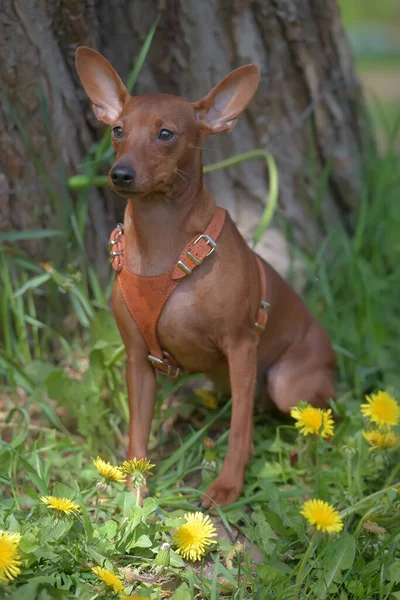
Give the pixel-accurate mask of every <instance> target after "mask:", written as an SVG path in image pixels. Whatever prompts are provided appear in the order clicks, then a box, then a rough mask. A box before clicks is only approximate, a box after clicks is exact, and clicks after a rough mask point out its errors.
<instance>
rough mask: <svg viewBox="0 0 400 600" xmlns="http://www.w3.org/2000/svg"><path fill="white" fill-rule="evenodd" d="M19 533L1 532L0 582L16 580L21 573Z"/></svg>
mask: <svg viewBox="0 0 400 600" xmlns="http://www.w3.org/2000/svg"><path fill="white" fill-rule="evenodd" d="M20 539H21V536H20V534H19V533H8V532H7V531H1V530H0V582H5V581H7V580H9V579H15V577H18V575H19V574H20V573H21V569H20V568H19V565H20V564H22V563H21V561H20V560H19V554H18V547H19V542H20Z"/></svg>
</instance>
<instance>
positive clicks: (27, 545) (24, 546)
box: [19, 531, 38, 554]
mask: <svg viewBox="0 0 400 600" xmlns="http://www.w3.org/2000/svg"><path fill="white" fill-rule="evenodd" d="M19 548H20V550H21V552H23V553H24V554H31V553H32V552H34V551H35V550H36V549H37V548H38V541H37V537H36V535H35V534H34V533H32V531H27V532H26V533H24V535H23V536H22V537H21V541H20V543H19Z"/></svg>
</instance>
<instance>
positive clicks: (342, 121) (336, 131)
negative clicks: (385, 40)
mask: <svg viewBox="0 0 400 600" xmlns="http://www.w3.org/2000/svg"><path fill="white" fill-rule="evenodd" d="M159 9H161V10H162V16H161V19H160V22H159V26H158V29H157V31H156V34H155V37H154V40H153V44H152V46H151V49H150V53H149V55H148V57H147V60H146V63H145V65H144V67H143V69H142V72H141V74H140V77H139V80H138V82H137V85H136V88H135V93H138V94H140V93H144V92H153V93H154V92H167V93H174V94H179V95H182V96H185V97H187V98H189V99H191V100H197V99H199V98H200V97H202V96H203V95H205V94H206V93H207V92H208V91H209V89H210V88H211V87H213V86H214V85H215V84H216V83H217V82H218V81H219V80H221V79H222V78H223V77H224V76H225V75H226V74H227V73H228V72H229V71H230V70H232V69H234V68H236V67H238V66H240V65H242V64H245V63H248V62H256V63H258V64H260V65H261V68H262V78H261V83H260V87H259V90H258V92H257V94H256V96H255V98H254V100H253V101H252V102H251V104H250V106H249V108H248V109H247V111H246V113H245V114H244V115H243V116H242V117H241V118H240V119H239V121H238V124H237V126H236V127H235V128H234V130H233V131H232V132H231V133H229V134H224V135H217V136H213V137H212V138H208V140H207V142H206V150H205V152H204V157H205V162H206V163H212V162H216V161H218V160H222V159H223V158H228V157H230V156H232V155H234V154H238V153H241V152H244V151H247V150H251V149H254V148H264V149H267V150H269V151H271V152H272V154H273V155H274V157H275V159H276V161H277V165H278V169H279V176H280V198H279V207H280V214H281V215H283V217H284V219H285V221H286V222H287V223H288V224H289V225H290V226H291V229H292V230H293V231H294V233H295V237H296V240H297V243H300V244H301V245H302V246H303V247H305V246H306V247H308V248H311V249H312V248H316V247H317V245H318V243H319V241H320V239H321V235H323V234H324V232H325V229H326V228H327V227H328V226H329V227H331V226H332V224H335V223H343V224H344V225H345V226H348V227H351V213H352V211H353V209H354V208H355V207H356V206H357V202H358V197H359V191H360V182H359V172H358V168H359V165H360V162H361V160H362V155H363V139H364V137H365V129H366V126H365V124H364V123H363V122H362V120H361V114H362V111H360V110H359V108H360V100H361V92H360V88H359V84H358V81H357V79H356V76H355V73H354V70H353V65H352V60H351V56H350V52H349V48H348V45H347V41H346V39H345V36H344V33H343V29H342V26H341V23H340V15H339V9H338V7H337V5H336V2H335V0H252V1H251V0H201V1H200V0H165V1H164V2H157V1H156V0H113V1H112V2H110V1H109V0H97V1H93V0H0V78H1V83H2V87H1V89H2V96H1V102H0V194H1V200H0V201H1V213H0V231H4V230H5V231H7V230H12V229H33V228H41V227H45V228H49V227H51V228H56V227H57V226H59V225H60V221H61V224H62V221H63V219H66V215H67V214H68V202H69V200H68V194H67V193H66V187H65V183H66V177H67V176H68V175H72V174H76V173H78V172H80V170H81V167H82V164H83V162H84V157H85V154H86V152H87V150H88V149H89V148H90V146H91V145H92V143H93V142H94V141H95V140H98V139H99V138H100V136H101V135H102V133H103V126H102V125H101V124H100V123H99V122H97V121H96V119H95V117H94V116H93V114H92V111H91V108H90V104H89V101H88V99H87V98H86V96H85V93H84V91H83V89H82V87H81V84H80V82H79V81H78V78H77V75H76V72H75V67H74V53H75V49H76V47H77V46H78V45H81V44H84V45H88V46H91V47H94V48H96V49H97V50H99V51H100V52H102V53H103V54H104V55H105V56H106V57H107V58H108V59H109V60H110V61H111V63H112V64H113V65H114V66H115V68H116V69H117V71H118V72H119V73H120V75H121V76H122V78H123V79H125V80H126V78H127V75H128V73H129V72H130V70H131V68H132V65H133V63H134V60H135V57H137V55H138V52H139V49H140V47H141V45H142V43H143V41H144V39H145V37H146V34H147V32H148V31H149V29H150V27H151V25H152V24H153V23H154V21H155V19H156V16H157V11H158V10H159ZM207 181H208V184H209V186H210V188H211V190H212V192H213V193H214V195H215V197H216V199H217V202H218V203H219V204H220V205H222V206H224V207H227V208H228V209H229V210H230V211H231V214H232V216H233V218H234V219H235V220H236V222H237V223H238V224H239V226H240V228H241V229H242V231H243V232H245V234H246V235H249V234H250V232H251V231H252V229H254V227H255V224H256V223H257V221H258V219H259V217H260V215H261V213H262V211H263V208H264V204H265V202H266V199H267V198H268V177H267V173H266V169H265V165H264V164H263V163H262V162H259V161H251V162H245V163H241V164H239V165H238V166H235V167H234V168H230V169H228V170H223V171H217V172H215V173H213V174H210V175H207ZM90 194H91V197H90V203H89V217H88V222H87V227H86V247H87V249H88V252H89V255H90V257H91V259H92V261H93V262H94V264H95V265H96V267H97V269H98V271H99V273H100V274H104V273H105V272H107V271H108V267H107V265H106V249H105V248H106V241H107V237H108V233H109V231H110V230H111V229H112V228H113V227H114V225H115V223H116V222H117V221H118V220H121V218H122V212H123V208H124V202H123V201H121V199H119V198H117V197H116V196H115V195H113V194H112V193H111V192H110V191H108V190H98V189H95V190H93V191H91V193H90ZM74 201H76V199H75V200H74ZM281 241H282V240H280V238H279V235H278V234H277V230H275V232H273V231H272V232H269V233H268V234H267V235H266V236H265V241H264V240H263V242H262V243H261V244H260V252H261V253H262V254H264V255H267V257H269V258H270V259H271V254H272V255H273V253H274V251H275V253H276V255H275V259H277V258H279V256H277V254H278V255H279V254H281V252H282V249H281V245H280V244H281ZM263 244H264V246H263ZM278 245H279V250H278ZM277 250H278V251H277ZM31 251H32V252H33V253H34V254H36V256H37V257H39V256H40V257H41V258H42V259H43V258H45V257H46V258H49V257H47V256H46V253H45V251H44V250H43V248H42V249H40V248H37V247H31ZM41 252H42V253H41ZM50 258H51V257H50ZM272 262H273V263H274V262H275V264H276V263H277V260H274V256H272ZM277 266H278V268H280V270H282V268H281V266H280V265H279V264H278V265H277Z"/></svg>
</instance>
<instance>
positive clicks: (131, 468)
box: [120, 458, 156, 477]
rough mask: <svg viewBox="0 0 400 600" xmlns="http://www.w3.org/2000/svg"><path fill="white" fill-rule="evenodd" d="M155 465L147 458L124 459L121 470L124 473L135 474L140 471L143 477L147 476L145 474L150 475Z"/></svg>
mask: <svg viewBox="0 0 400 600" xmlns="http://www.w3.org/2000/svg"><path fill="white" fill-rule="evenodd" d="M155 466H156V465H152V464H151V462H150V461H149V460H147V458H139V459H137V458H134V459H132V460H126V461H125V462H124V463H123V464H122V466H121V467H120V468H121V471H122V472H123V473H125V474H126V475H136V474H137V473H140V474H141V475H143V477H147V475H152V472H151V471H152V469H153V468H154V467H155Z"/></svg>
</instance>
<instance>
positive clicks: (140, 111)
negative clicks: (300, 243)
mask: <svg viewBox="0 0 400 600" xmlns="http://www.w3.org/2000/svg"><path fill="white" fill-rule="evenodd" d="M77 69H78V73H79V76H80V78H81V80H82V83H83V85H84V87H85V89H86V92H87V93H88V95H89V97H90V99H91V100H92V102H93V105H94V110H95V113H96V115H97V116H98V117H99V118H100V119H102V120H103V121H105V122H106V123H108V124H111V125H112V126H113V128H115V127H117V126H119V127H121V128H122V131H123V137H122V138H120V139H116V137H115V135H114V140H113V145H114V148H115V150H116V154H117V156H116V163H115V165H114V167H113V169H114V168H115V166H117V165H118V166H121V165H122V166H125V167H129V168H131V169H134V171H135V176H134V178H133V180H132V182H131V183H130V184H129V185H128V186H127V187H126V188H121V187H118V186H117V187H116V186H115V184H114V182H113V180H112V179H110V184H111V187H113V188H114V189H115V191H117V193H119V194H121V195H122V196H124V197H125V198H126V199H127V207H126V211H125V220H124V230H125V263H126V265H127V267H128V268H129V269H130V270H131V271H132V272H134V273H137V274H142V275H146V276H149V275H159V274H161V273H163V272H165V271H167V270H168V269H170V268H171V266H172V265H173V264H174V262H176V259H177V256H179V254H180V252H181V250H182V249H183V248H184V247H185V245H186V244H187V243H188V242H189V241H190V240H191V239H192V238H193V237H194V236H195V235H197V234H198V233H199V232H203V231H204V230H205V228H206V227H207V225H208V223H209V222H210V221H211V219H212V217H213V215H214V213H215V210H216V205H215V201H214V198H213V197H212V196H211V194H210V193H209V192H208V190H207V188H206V186H205V184H204V181H203V176H202V168H203V167H202V150H201V147H202V144H203V141H204V138H205V137H206V136H207V135H211V134H214V133H219V132H223V131H229V130H230V129H232V127H234V125H235V122H236V119H237V118H238V116H239V114H240V113H241V112H242V111H243V110H244V109H245V107H246V106H247V104H248V102H249V101H250V100H251V98H252V96H253V95H254V93H255V91H256V89H257V85H258V81H259V72H260V71H259V67H257V66H256V65H246V66H244V67H241V68H240V69H236V70H235V71H233V72H232V73H230V74H229V75H228V76H227V77H226V78H225V79H224V80H223V81H222V82H221V83H220V84H218V85H217V86H216V87H215V88H213V90H211V92H210V93H209V94H208V95H207V96H205V97H204V98H203V99H202V100H200V101H199V102H196V103H194V104H193V103H191V102H189V101H187V100H185V99H183V98H180V97H177V96H172V95H167V94H154V95H146V96H140V97H131V96H129V94H128V92H127V91H126V88H125V86H124V85H123V83H122V81H121V79H120V78H119V76H118V75H117V73H116V72H115V71H114V69H113V68H112V67H111V65H110V64H109V63H108V61H107V60H106V59H105V58H104V57H103V56H101V55H100V54H98V53H97V52H95V51H93V50H90V49H89V48H84V47H81V48H78V51H77ZM161 129H167V130H169V131H171V132H173V133H174V134H175V135H174V138H173V140H171V142H163V141H160V140H159V139H158V137H157V136H158V134H159V131H160V130H161ZM117 131H118V130H117ZM113 169H112V170H111V171H110V173H112V171H113ZM263 265H264V268H265V273H266V279H267V293H268V301H269V302H270V305H271V306H270V309H269V314H268V322H267V327H266V329H265V331H264V332H263V333H262V335H261V337H260V336H259V335H258V334H257V332H256V331H255V329H254V320H255V315H256V314H257V310H258V304H259V301H260V294H261V290H260V280H259V273H258V270H257V265H256V261H255V260H254V254H253V252H252V250H250V248H249V247H248V245H247V244H246V242H245V241H244V239H243V238H242V236H241V235H240V233H239V232H238V230H237V228H236V226H235V225H234V223H233V221H232V220H231V219H230V218H229V216H228V217H227V218H226V221H225V225H224V228H223V230H222V233H221V235H220V237H219V239H218V248H217V251H216V252H214V254H213V255H212V256H210V257H209V258H208V259H207V260H205V261H204V264H202V265H201V267H199V268H197V269H196V270H195V271H194V272H193V274H192V275H191V276H190V277H187V278H185V279H184V280H183V281H182V282H181V283H180V284H179V286H178V287H177V288H176V290H175V291H174V292H173V294H172V295H171V296H170V298H169V299H168V301H167V303H166V305H165V307H164V309H163V312H162V313H161V316H160V319H159V321H158V325H157V335H158V338H159V342H160V344H161V347H162V348H163V350H166V351H168V352H169V353H171V354H172V355H173V357H174V358H175V359H176V361H177V362H178V363H179V364H180V365H181V366H182V367H183V368H184V369H186V370H188V371H196V372H203V373H205V374H207V375H208V376H209V377H210V378H211V379H212V380H213V381H214V382H215V383H216V385H217V386H218V387H219V389H222V390H223V391H230V392H231V394H232V418H231V426H230V432H229V443H228V452H227V455H226V457H225V461H224V464H223V467H222V470H221V473H220V474H219V475H218V477H217V479H216V480H215V481H214V482H213V483H212V484H211V486H210V487H209V489H208V490H207V492H206V494H207V495H206V496H204V497H203V502H202V503H203V506H204V507H207V506H209V505H210V504H211V502H212V501H215V502H216V503H217V504H219V505H225V504H230V503H232V502H234V501H235V500H236V499H237V498H238V496H239V495H240V493H241V490H242V487H243V482H244V475H245V469H246V465H247V463H248V461H249V459H250V457H251V454H252V441H251V440H252V418H253V405H254V399H255V396H256V394H258V395H262V396H268V397H269V398H270V399H271V400H272V401H273V403H274V404H275V405H276V406H277V408H278V409H279V410H280V411H282V412H283V413H286V414H287V413H288V412H289V411H290V408H291V407H293V406H295V405H296V404H297V403H298V402H299V401H300V400H307V401H308V402H310V403H311V404H313V405H314V406H319V407H324V406H326V403H327V400H328V399H329V398H333V397H334V395H335V392H334V387H333V378H334V370H335V357H334V353H333V350H332V347H331V344H330V342H329V339H328V337H327V335H326V333H325V331H324V330H323V329H322V327H321V326H320V324H319V323H318V322H317V321H316V319H315V318H314V317H313V316H312V314H311V313H310V312H309V310H308V309H307V307H306V306H305V304H304V302H303V301H302V300H301V298H300V297H299V296H298V295H297V294H296V293H295V292H294V291H293V290H292V289H291V288H290V287H289V286H288V285H287V284H286V283H285V281H284V280H283V279H282V278H281V277H280V276H279V275H278V274H277V273H276V272H275V271H274V269H273V268H272V267H271V266H270V265H268V264H267V263H266V262H263ZM113 309H114V314H115V318H116V320H117V324H118V327H119V330H120V332H121V335H122V338H123V341H124V344H125V347H126V351H127V369H126V378H127V385H128V397H129V409H130V426H129V448H128V458H133V457H136V458H141V457H145V456H146V455H147V444H148V438H149V433H150V427H151V421H152V417H153V409H154V403H155V397H156V375H155V371H154V369H153V367H152V366H151V364H150V363H149V362H148V349H147V346H146V344H145V342H144V339H143V337H142V335H141V333H140V331H139V329H138V327H137V325H136V322H135V321H134V319H133V318H132V317H131V315H130V313H129V311H128V309H127V306H126V304H125V302H124V299H123V297H122V295H121V289H120V286H119V285H118V283H116V284H115V285H114V290H113ZM256 387H257V389H256Z"/></svg>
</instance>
